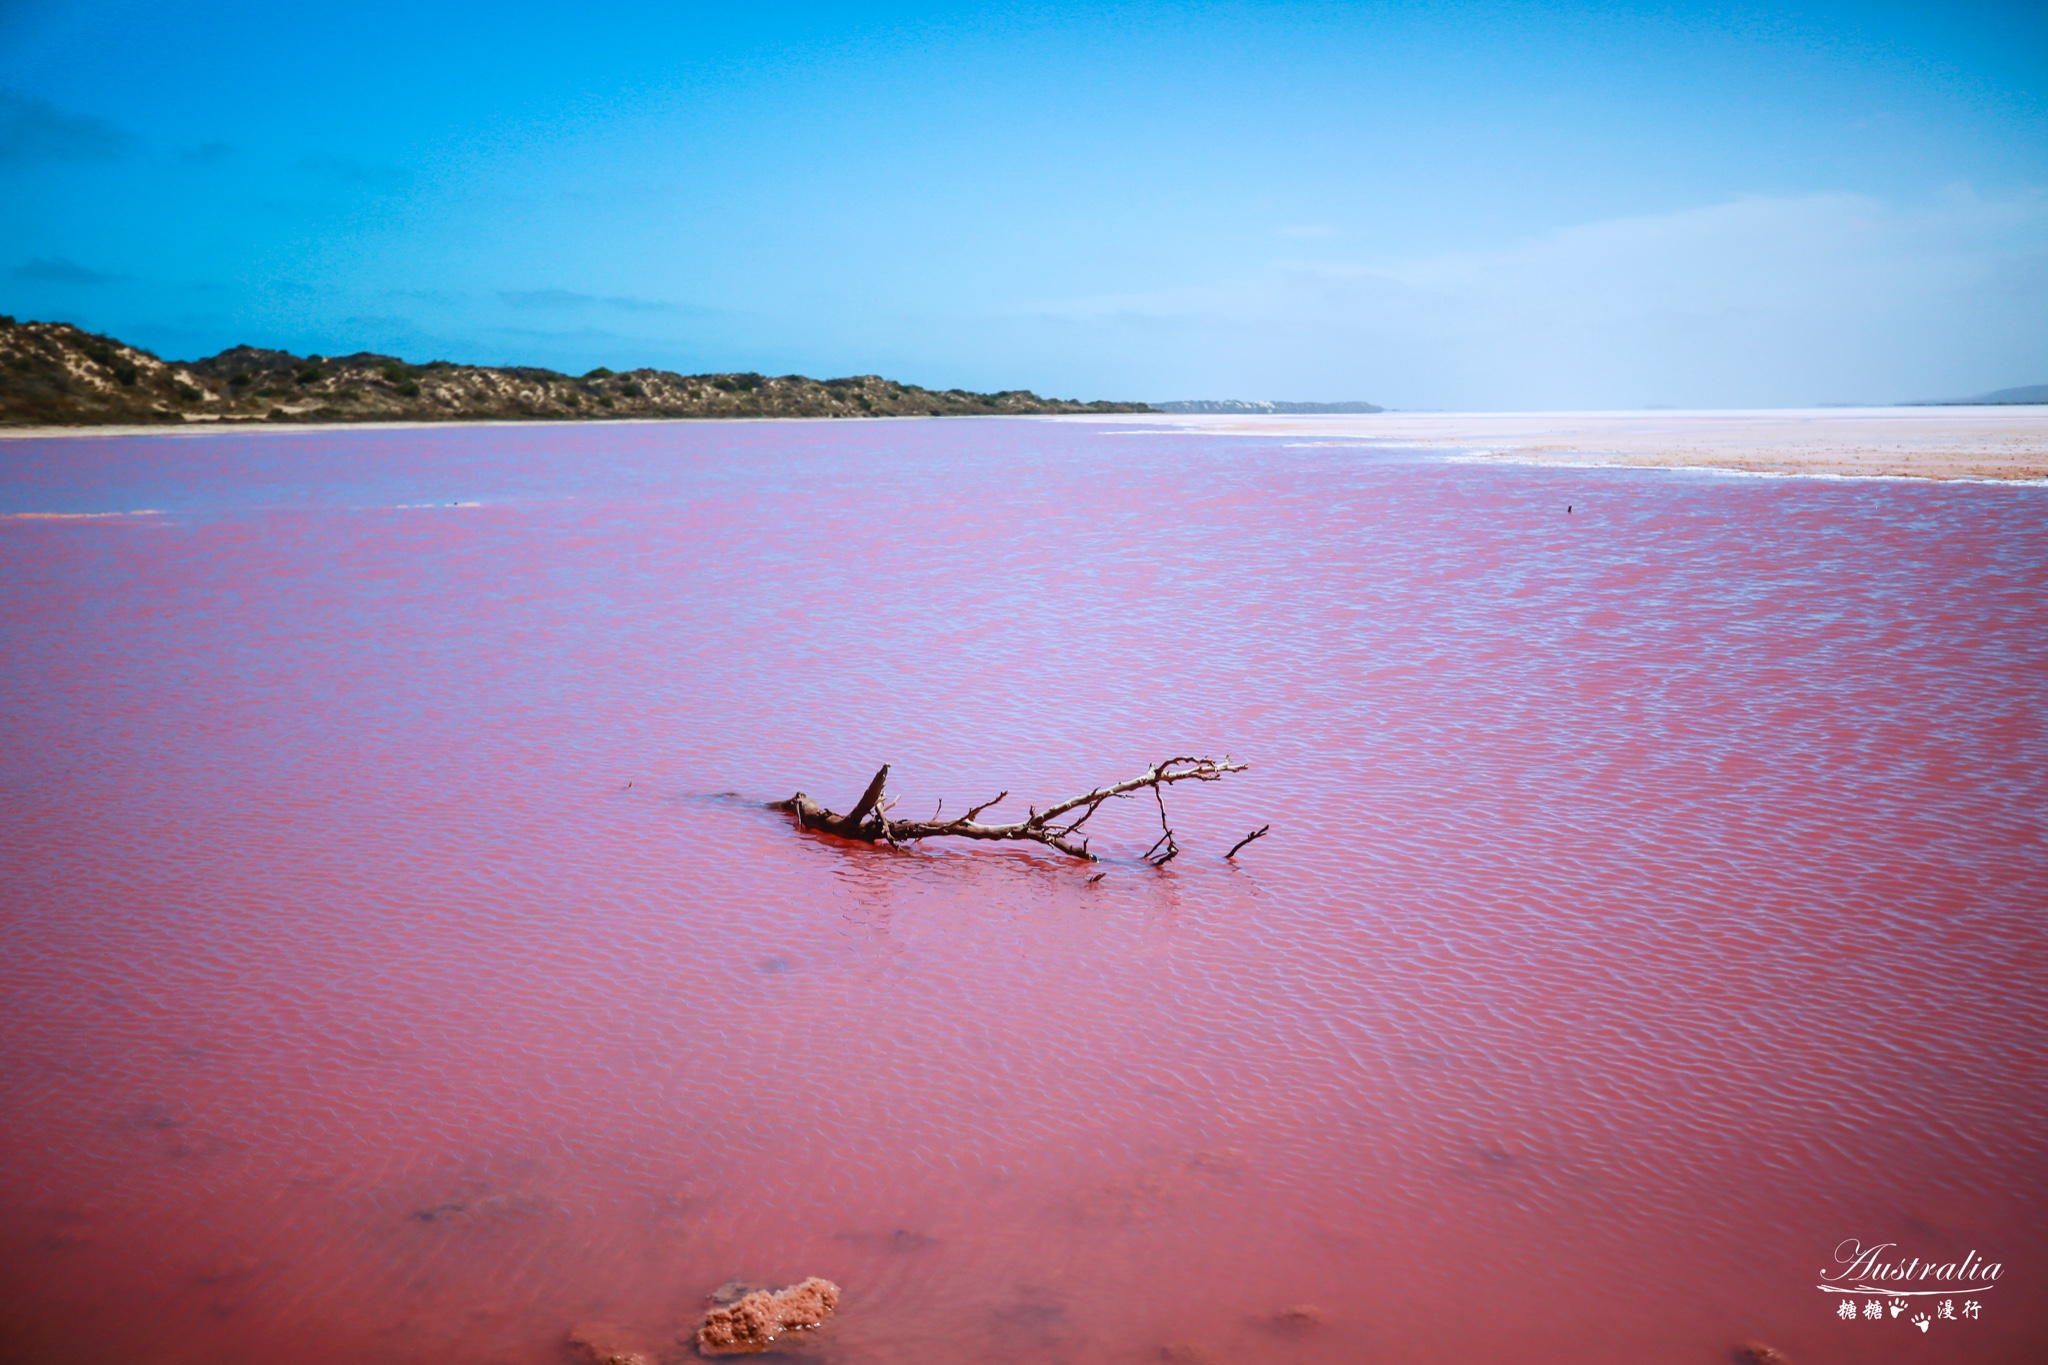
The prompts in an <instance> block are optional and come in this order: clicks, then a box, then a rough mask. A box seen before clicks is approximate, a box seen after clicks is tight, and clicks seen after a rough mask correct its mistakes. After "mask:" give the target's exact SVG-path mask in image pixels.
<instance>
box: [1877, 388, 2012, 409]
mask: <svg viewBox="0 0 2048 1365" xmlns="http://www.w3.org/2000/svg"><path fill="white" fill-rule="evenodd" d="M2009 403H2048V384H2023V385H2021V386H2020V387H2019V388H2016V389H1998V390H1996V391H1995V392H1992V393H1985V394H1979V395H1978V396H1977V397H1975V398H1931V399H1928V400H1927V401H1926V402H1924V403H1907V404H1904V405H1903V406H1905V407H1909V408H1963V407H1978V406H1989V407H1998V406H2001V405H2004V404H2009Z"/></svg>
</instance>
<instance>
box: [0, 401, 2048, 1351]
mask: <svg viewBox="0 0 2048 1365" xmlns="http://www.w3.org/2000/svg"><path fill="white" fill-rule="evenodd" d="M1567 503H1570V504H1573V505H1574V507H1575V509H1576V510H1575V511H1574V512H1572V513H1570V514H1569V515H1568V514H1567V513H1566V511H1565V507H1566V504H1567ZM422 504H425V505H422ZM450 504H462V505H450ZM470 504H474V505H470ZM137 508H150V509H157V510H156V514H154V515H148V516H123V517H105V518H89V519H46V518H22V517H18V516H10V517H9V518H7V519H5V520H0V632H4V635H0V639H4V644H5V662H4V667H0V700H4V718H0V738H4V745H5V748H4V754H0V862H4V866H5V869H6V879H5V884H4V886H5V890H4V898H5V900H4V906H5V910H4V920H0V1037H4V1052H0V1113H4V1114H5V1123H4V1125H0V1358H4V1359H5V1360H6V1361H9V1362H52V1361H64V1362H67V1363H70V1362H100V1361H106V1362H116V1361H118V1362H122V1363H123V1365H151V1363H154V1362H192V1363H193V1365H199V1363H201V1362H204V1363H205V1365H241V1363H242V1362H250V1363H251V1365H254V1363H255V1362H264V1363H265V1365H270V1363H272V1362H287V1361H289V1362H304V1363H305V1365H329V1363H330V1362H331V1363H332V1365H343V1362H346V1363H347V1365H364V1363H365V1362H405V1363H408V1365H409V1363H410V1362H435V1363H436V1365H447V1363H453V1365H464V1363H465V1362H476V1363H477V1365H529V1363H538V1362H556V1361H561V1360H565V1359H567V1358H568V1357H567V1355H566V1354H565V1351H566V1347H565V1346H564V1334H565V1332H566V1331H567V1330H568V1328H569V1327H570V1326H571V1325H573V1324H575V1323H577V1322H579V1321H583V1320H587V1319H604V1320H608V1321H611V1322H613V1323H616V1324H620V1325H621V1326H622V1328H623V1329H625V1330H627V1331H629V1332H631V1333H637V1334H638V1335H639V1336H640V1337H641V1338H642V1339H644V1340H645V1341H646V1342H647V1343H648V1344H649V1345H650V1347H651V1348H654V1349H657V1350H662V1351H667V1352H668V1353H670V1354H674V1348H673V1346H672V1345H671V1343H673V1342H674V1341H675V1339H676V1337H677V1335H678V1333H680V1332H685V1331H687V1330H689V1328H691V1327H692V1326H694V1323H695V1320H696V1317H697V1315H698V1313H699V1312H701V1308H702V1303H703V1297H704V1295H705V1294H706V1292H707V1291H708V1290H710V1289H711V1288H712V1287H713V1286H714V1285H716V1284H718V1283H719V1282H721V1281H724V1280H726V1279H728V1278H730V1277H735V1276H737V1277H741V1278H744V1279H747V1280H750V1281H752V1282H754V1283H769V1284H782V1283H787V1282H789V1281H791V1280H794V1279H797V1278H800V1277H802V1276H804V1275H809V1274H818V1275H825V1276H828V1277H830V1278H831V1279H833V1280H836V1281H837V1282H839V1283H840V1284H841V1285H842V1286H843V1287H844V1289H845V1294H846V1297H845V1306H844V1308H843V1310H842V1312H841V1313H840V1315H839V1316H838V1318H836V1319H835V1320H834V1322H833V1323H832V1325H831V1326H830V1327H829V1328H827V1329H826V1331H825V1332H823V1333H821V1334H818V1335H817V1336H816V1337H813V1338H809V1339H806V1340H804V1341H802V1342H801V1343H800V1347H799V1349H800V1350H801V1352H802V1353H803V1354H805V1355H806V1356H809V1357H812V1358H816V1359H824V1360H830V1361H834V1362H843V1365H865V1363H870V1362H872V1363H873V1365H882V1363H883V1362H918V1361H934V1362H950V1361H975V1362H978V1361H1046V1362H1053V1361H1063V1362H1139V1361H1147V1360H1153V1361H1156V1360H1159V1359H1161V1358H1162V1355H1161V1353H1162V1350H1165V1349H1167V1348H1171V1351H1172V1352H1173V1353H1174V1354H1171V1355H1169V1357H1168V1358H1172V1359H1179V1360H1182V1361H1203V1360H1207V1361H1214V1362H1226V1361H1227V1362H1274V1363H1275V1365H1281V1363H1283V1362H1295V1363H1299V1365H1313V1363H1315V1362H1339V1361H1388V1362H1395V1361H1402V1362H1461V1363H1484V1362H1536V1363H1539V1365H1540V1363H1541V1362H1553V1361H1556V1362H1564V1361H1569V1362H1574V1363H1575V1365H1584V1363H1586V1362H1615V1363H1616V1365H1622V1363H1624V1362H1626V1363H1628V1365H1641V1363H1646V1362H1674V1363H1675V1362H1703V1363H1704V1362H1721V1363H1724V1365H1725V1362H1726V1361H1727V1360H1728V1359H1729V1351H1730V1349H1731V1348H1732V1347H1733V1346H1734V1345H1736V1344H1737V1343H1739V1342H1742V1341H1745V1340H1748V1339H1752V1338H1756V1339H1761V1340H1763V1341H1766V1342H1769V1343H1771V1344H1773V1345H1775V1346H1777V1347H1778V1348H1779V1349H1780V1350H1782V1351H1783V1352H1785V1353H1786V1354H1787V1355H1788V1356H1789V1357H1790V1358H1791V1359H1792V1360H1795V1361H1798V1362H1801V1363H1802V1365H1810V1363H1811V1362H1816V1361H1880V1362H1885V1361H1895V1360H1896V1361H1915V1362H1920V1361H1972V1362H1976V1361H2019V1360H2036V1359H2040V1358H2041V1353H2042V1348H2043V1343H2044V1341H2048V1295H2044V1294H2042V1292H2041V1289H2040V1286H2041V1284H2042V1276H2043V1274H2044V1273H2048V1219H2044V1216H2043V1215H2044V1211H2048V1209H2044V1204H2048V1201H2044V1194H2048V1159H2044V1158H2048V1085H2044V1080H2048V1077H2044V1074H2043V1073H2044V1066H2043V1049H2044V1041H2043V1040H2044V1038H2048V1027H2044V1026H2048V951H2044V948H2048V929H2044V907H2048V850H2044V841H2043V812H2044V811H2048V735H2044V711H2048V708H2044V700H2048V517H2044V513H2048V490H2041V489H2030V488H2012V487H1990V486H1936V485H1925V484H1907V483H1881V484H1880V483H1843V482H1821V481H1798V480H1759V479H1742V478H1724V477H1713V476H1689V475H1683V474H1678V475H1673V474H1666V473H1656V472H1628V471H1588V470H1576V471H1564V470H1535V469H1518V468H1495V467H1475V466H1470V465H1460V464H1456V463H1448V462H1444V461H1441V460H1437V459H1434V458H1431V457H1425V456H1420V455H1415V456H1407V455H1402V454H1400V453H1398V452H1396V453H1388V452H1373V451H1367V450H1362V449H1359V448H1344V447H1328V446H1302V445H1290V444H1286V443H1285V439H1284V438H1276V439H1274V440H1271V441H1262V440H1257V439H1253V438H1226V437H1214V436H1198V435H1171V434H1159V433H1156V432H1154V433H1150V434H1119V428H1118V427H1116V426H1115V425H1114V424H1106V423H1100V422H1096V423H1052V422H1038V421H1000V420H987V421H979V420H976V421H970V420H958V421H942V422H871V423H840V424H832V423H748V424H732V425H650V426H631V427H618V426H612V427H560V428H495V429H493V428H479V429H460V430H441V431H408V432H369V431H365V432H351V433H319V434H315V433H282V434H228V435H222V436H218V437H206V438H163V439H109V440H76V439H74V440H62V441H30V442H9V443H5V444H4V445H0V512H6V513H22V512H105V511H119V510H128V509H137ZM1226 750H1227V751H1229V752H1231V753H1233V754H1235V755H1238V756H1239V757H1242V758H1245V759H1247V760H1249V761H1250V762H1251V763H1252V765H1253V768H1252V770H1251V771H1250V772H1249V773H1246V774H1244V775H1242V776H1240V777H1236V778H1232V779H1230V780H1229V781H1226V782H1224V783H1220V784H1217V785H1214V786H1202V787H1198V788H1195V789H1192V790H1190V789H1188V788H1185V787H1183V788H1178V789H1175V791H1174V792H1173V794H1172V796H1171V798H1170V801H1169V805H1170V809H1171V811H1172V813H1173V818H1174V822H1175V825H1176V828H1177V830H1178V832H1179V842H1180V843H1181V845H1182V846H1183V847H1184V848H1185V849H1186V850H1187V852H1186V853H1185V854H1184V855H1183V856H1182V857H1181V858H1179V859H1178V860H1177V861H1175V862H1174V863H1173V864H1171V865H1170V866H1169V867H1168V868H1166V869H1165V870H1163V871H1154V870H1152V869H1150V868H1149V867H1147V866H1145V865H1144V864H1142V863H1140V862H1138V861H1137V855H1138V854H1139V853H1140V852H1141V851H1142V850H1143V849H1144V848H1145V846H1146V845H1147V844H1149V843H1151V842H1152V840H1153V838H1154V837H1155V835H1156V832H1157V831H1156V819H1157V816H1156V812H1154V811H1153V810H1151V809H1150V808H1149V807H1148V806H1140V805H1137V804H1135V803H1133V804H1132V805H1130V806H1127V807H1121V808H1119V809H1117V810H1115V811H1112V812H1106V813H1105V815H1104V816H1103V817H1101V818H1100V819H1099V821H1098V823H1100V824H1103V825H1104V826H1106V828H1105V829H1104V831H1103V834H1102V836H1101V837H1099V838H1098V840H1097V847H1098V849H1099V850H1101V851H1105V852H1107V853H1108V854H1109V855H1110V856H1109V858H1108V860H1107V862H1106V863H1105V864H1103V865H1102V866H1101V867H1089V866H1084V865H1079V864H1074V863H1071V862H1069V861H1067V860H1063V859H1059V858H1056V857H1051V856H1038V855H1035V854H1033V853H1031V852H1028V851H1015V850H1006V849H1002V848H993V847H981V846H971V845H970V846H941V845H931V846H928V847H926V848H925V849H923V850H921V851H917V852H892V851H889V850H887V849H870V848H864V847H856V846H849V845H843V844H835V843H831V842H828V841H825V840H822V839H819V838H817V837H814V836H806V835H800V834H798V833H796V832H794V831H793V830H791V829H790V828H789V827H788V825H787V824H786V822H785V821H784V820H783V819H782V818H780V817H778V816H775V815H773V814H771V813H769V812H767V811H765V810H763V809H762V808H761V803H762V802H764V801H767V800H770V799H773V798H777V797H782V796H786V795H788V794H789V793H790V792H791V791H792V790H794V789H796V788H798V787H803V788H805V789H807V790H809V791H811V792H813V793H815V794H818V795H819V796H821V797H823V798H824V799H826V800H827V801H828V802H833V803H838V804H842V805H843V803H844V802H846V801H847V800H849V799H850V798H851V797H852V796H854V795H855V794H856V793H857V792H858V791H859V789H860V787H861V785H862V784H863V782H864V780H865V779H866V777H867V776H868V775H869V773H870V772H872V770H873V769H874V767H875V766H876V765H878V764H879V763H881V762H884V761H887V762H890V763H892V764H894V765H895V775H896V776H895V782H894V784H893V785H894V787H895V789H896V790H897V791H898V792H899V793H901V795H902V797H903V807H902V808H901V810H900V811H899V813H907V814H915V815H923V814H924V813H926V812H927V811H929V809H930V808H931V807H932V806H933V804H934V803H935V802H936V801H938V800H939V799H940V798H941V797H943V798H944V800H945V801H946V805H947V809H949V810H956V809H959V808H960V807H961V806H963V805H964V804H966V803H967V801H968V800H969V799H974V800H980V799H985V798H987V797H988V796H991V795H993V794H994V793H995V791H996V790H998V789H1000V788H1004V787H1007V788H1009V789H1010V790H1012V791H1013V792H1016V793H1017V794H1018V796H1019V797H1020V798H1021V799H1023V800H1027V801H1028V800H1032V799H1037V800H1040V801H1043V800H1044V799H1046V798H1050V797H1056V796H1061V795H1065V794H1068V793H1071V792H1075V791H1078V790H1080V789H1082V788H1084V787H1086V786H1089V785H1093V784H1095V783H1097V782H1101V781H1106V780H1110V779H1114V778H1118V777H1123V776H1128V775H1131V774H1134V773H1136V772H1138V771H1140V770H1141V769H1143V768H1144V767H1145V765H1146V764H1147V763H1148V762H1150V761H1152V760H1154V759H1157V758H1161V757H1165V756H1167V755H1169V754H1173V753H1180V752H1209V753H1222V752H1224V751H1226ZM1268 822H1270V823H1271V824H1272V825H1273V833H1272V834H1271V836H1269V837H1268V838H1267V839H1265V840H1263V841H1261V842H1259V843H1257V844H1255V845H1253V846H1252V847H1251V848H1250V849H1248V850H1247V851H1246V852H1245V853H1244V854H1243V855H1242V856H1241V857H1240V859H1239V862H1238V864H1237V865H1235V866H1233V865H1231V864H1227V863H1225V862H1223V861H1222V860H1221V858H1220V856H1219V855H1220V854H1221V853H1222V852H1223V850H1224V849H1225V848H1227V847H1228V845H1229V844H1230V843H1231V842H1232V841H1233V840H1234V839H1236V838H1237V837H1238V836H1240V835H1242V834H1243V833H1245V832H1246V831H1247V830H1249V829H1251V828H1253V827H1255V826H1257V825H1261V824H1266V823H1268ZM1104 870H1106V872H1107V876H1106V877H1105V878H1104V879H1103V880H1102V881H1100V882H1099V883H1091V882H1090V881H1089V878H1090V877H1091V876H1092V875H1093V874H1094V873H1096V872H1098V871H1104ZM1848 1238H1857V1239H1861V1240H1863V1241H1865V1242H1896V1243H1898V1244H1899V1245H1900V1247H1901V1248H1902V1249H1903V1254H1911V1255H1914V1256H1919V1257H1934V1258H1940V1259H1944V1260H1945V1259H1950V1258H1960V1257H1961V1256H1962V1255H1963V1254H1964V1253H1965V1252H1967V1251H1970V1250H1975V1251H1976V1252H1978V1253H1979V1254H1980V1256H1981V1257H1982V1258H1984V1259H1987V1260H1991V1261H1995V1262H1998V1263H2000V1264H2001V1265H2002V1266H2003V1267H2004V1271H2003V1276H2002V1278H2001V1280H2000V1281H1999V1282H1998V1284H1997V1287H1996V1288H1995V1289H1994V1290H1992V1291H1991V1292H1989V1293H1986V1294H1983V1295H1981V1296H1980V1300H1981V1305H1980V1316H1978V1317H1976V1318H1973V1319H1965V1318H1963V1317H1961V1316H1960V1315H1959V1316H1958V1317H1956V1318H1954V1319H1945V1318H1943V1319H1937V1320H1936V1321H1934V1322H1933V1323H1932V1325H1931V1329H1930V1330H1928V1331H1925V1332H1922V1331H1920V1330H1917V1329H1915V1328H1914V1327H1913V1326H1912V1324H1911V1322H1910V1320H1909V1319H1908V1318H1905V1317H1900V1318H1889V1317H1888V1318H1885V1319H1882V1320H1879V1321H1866V1320H1863V1319H1861V1318H1859V1319H1857V1320H1854V1321H1847V1322H1845V1321H1843V1320H1841V1319H1840V1318H1838V1317H1837V1316H1836V1308H1837V1303H1838V1300H1837V1297H1836V1296H1833V1295H1828V1294H1824V1293H1822V1292H1820V1291H1819V1290H1818V1289H1817V1288H1816V1287H1815V1286H1816V1284H1817V1283H1819V1280H1818V1275H1819V1272H1820V1270H1821V1269H1822V1268H1823V1267H1824V1266H1826V1265H1828V1264H1829V1263H1830V1257H1831V1256H1832V1254H1833V1252H1834V1249H1835V1248H1836V1246H1837V1244H1838V1243H1840V1242H1842V1241H1843V1240H1844V1239H1848ZM1934 1302H1935V1301H1934V1300H1932V1299H1922V1300H1916V1301H1915V1303H1916V1305H1919V1304H1926V1305H1932V1304H1933V1303H1934ZM1291 1305H1313V1306H1315V1307H1316V1308H1317V1309H1318V1310H1319V1311H1320V1315H1321V1318H1322V1321H1320V1322H1311V1323H1306V1324H1295V1325H1289V1324H1287V1323H1285V1322H1282V1321H1278V1320H1276V1319H1275V1316H1274V1315H1275V1314H1277V1313H1279V1312H1280V1311H1281V1310H1283V1309H1285V1308H1287V1307H1289V1306H1291ZM1961 1307H1962V1304H1961V1303H1960V1302H1958V1303H1957V1304H1956V1308H1957V1309H1958V1310H1960V1309H1961Z"/></svg>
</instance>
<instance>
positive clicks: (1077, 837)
mask: <svg viewBox="0 0 2048 1365" xmlns="http://www.w3.org/2000/svg"><path fill="white" fill-rule="evenodd" d="M1247 766H1248V765H1246V764H1243V763H1239V762H1238V761H1237V760H1235V759H1233V758H1232V757H1230V755H1228V754H1225V755H1224V756H1223V757H1222V758H1195V757H1191V756H1185V755H1184V756H1182V757H1179V758H1169V759H1166V760H1164V761H1163V762H1159V763H1155V764H1153V765H1152V766H1151V767H1149V768H1147V769H1146V770H1145V771H1144V772H1142V773H1140V774H1139V775H1138V776H1136V777H1133V778H1131V779H1130V780H1128V781H1125V782H1112V783H1110V784H1109V785H1108V786H1106V787H1097V788H1096V789H1095V790H1093V791H1090V792H1084V793H1082V794H1081V795H1079V796H1073V797H1069V798H1067V799H1066V800H1064V801H1057V802H1054V803H1053V804H1052V805H1050V806H1047V807H1046V808H1045V809H1044V810H1040V809H1039V808H1038V807H1036V806H1032V807H1029V808H1028V811H1027V813H1026V815H1025V816H1024V818H1023V819H1021V820H1014V821H1011V822H1010V823H1008V824H1001V825H992V824H984V823H983V822H982V820H981V814H982V812H983V811H986V810H990V809H993V808H994V807H996V806H999V805H1001V804H1002V803H1003V802H1004V801H1006V800H1008V799H1009V795H1010V794H1009V793H1008V792H1001V793H999V794H998V795H997V796H996V798H995V799H994V800H992V801H984V802H982V803H981V804H980V805H978V806H973V807H970V808H969V809H968V810H967V811H966V812H965V813H964V814H961V815H956V816H954V817H953V818H952V819H950V820H942V819H940V818H939V811H934V812H933V813H932V818H931V819H929V820H897V819H894V818H892V817H891V816H890V814H889V810H890V808H891V807H892V806H893V805H895V802H894V801H893V800H892V799H891V798H890V796H889V793H888V782H889V765H888V764H886V763H885V764H883V765H882V769H881V771H880V772H878V773H876V774H875V776H874V780H873V781H871V782H869V783H868V788H867V790H866V791H864V792H862V793H861V796H860V800H859V801H857V802H855V803H854V805H853V808H852V809H850V810H848V811H847V812H846V813H845V814H843V815H841V814H838V813H836V812H833V811H829V810H827V809H825V807H823V806H821V805H819V804H818V803H817V802H816V801H815V800H813V799H812V798H811V797H809V796H807V795H805V794H804V793H803V792H798V793H797V794H796V795H795V796H792V797H790V798H789V799H788V800H787V801H773V802H770V803H769V809H771V810H779V811H785V812H787V813H788V814H790V815H794V816H795V817H796V823H797V828H799V829H814V830H819V831H821V832H823V833H826V834H836V835H838V836H839V837H840V838H842V839H859V840H862V841H864V842H866V843H871V844H874V843H886V844H909V843H915V842H917V841H918V840H920V839H940V838H956V839H1010V840H1024V841H1027V842H1030V843H1037V844H1044V845H1045V846H1046V847H1048V848H1056V849H1058V850H1059V851H1060V852H1062V853H1065V854H1069V855H1071V856H1073V857H1076V858H1086V859H1087V860H1088V861H1090V862H1094V861H1095V855H1094V854H1093V853H1090V852H1089V851H1088V838H1087V836H1086V835H1084V834H1082V833H1081V827H1082V826H1084V825H1086V824H1087V823H1088V821H1089V819H1090V817H1092V816H1093V815H1094V814H1095V812H1096V811H1098V810H1100V809H1101V808H1102V807H1103V805H1104V804H1105V803H1107V802H1110V801H1118V800H1128V799H1129V798H1131V797H1132V796H1133V795H1135V794H1136V793H1138V792H1141V791H1146V790H1150V791H1151V793H1152V795H1153V797H1154V799H1155V800H1157V801H1158V803H1159V826H1160V828H1161V829H1162V830H1164V831H1165V833H1163V834H1161V835H1160V836H1159V841H1158V842H1157V843H1155V844H1153V845H1152V847H1151V848H1150V849H1148V850H1147V851H1146V853H1145V857H1146V859H1147V860H1148V861H1150V862H1152V863H1153V864H1154V865H1155V866H1159V867H1164V866H1165V865H1166V864H1167V863H1169V862H1171V861H1172V860H1173V859H1174V858H1175V857H1176V856H1177V855H1178V854H1179V853H1180V846H1179V845H1178V844H1176V843H1175V842H1174V840H1173V829H1172V827H1171V826H1170V825H1168V824H1167V823H1166V798H1165V797H1164V796H1162V795H1161V794H1160V792H1161V789H1162V788H1164V787H1167V786H1169V785H1171V784H1172V783H1175V782H1216V781H1220V780H1221V779H1222V777H1223V775H1224V774H1225V773H1241V772H1243V771H1244V770H1245V768H1246V767H1247ZM944 808H945V802H943V801H941V802H940V803H939V809H940V810H943V809H944ZM1234 851H1235V850H1233V852H1234Z"/></svg>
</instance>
